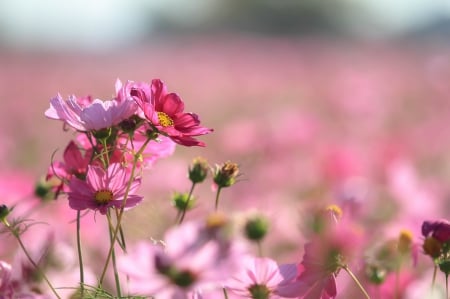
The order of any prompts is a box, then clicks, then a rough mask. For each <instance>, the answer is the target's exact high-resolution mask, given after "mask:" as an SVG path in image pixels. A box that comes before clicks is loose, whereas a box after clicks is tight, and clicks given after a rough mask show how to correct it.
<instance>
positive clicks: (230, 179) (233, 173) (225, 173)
mask: <svg viewBox="0 0 450 299" xmlns="http://www.w3.org/2000/svg"><path fill="white" fill-rule="evenodd" d="M238 174H239V167H238V165H237V164H236V163H232V162H230V161H228V162H225V163H224V164H223V165H216V170H215V172H214V183H216V184H217V186H219V187H230V186H231V185H233V184H234V183H235V182H236V177H237V176H238Z"/></svg>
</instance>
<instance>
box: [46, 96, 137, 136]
mask: <svg viewBox="0 0 450 299" xmlns="http://www.w3.org/2000/svg"><path fill="white" fill-rule="evenodd" d="M136 110H137V105H136V103H135V102H134V100H132V99H131V98H127V99H123V100H116V99H112V100H109V101H102V100H99V99H95V100H93V101H86V100H85V99H84V98H76V97H75V96H70V97H69V99H67V100H64V99H63V98H62V97H61V95H59V94H58V95H57V96H56V97H54V98H53V99H51V100H50V108H48V109H47V110H46V111H45V116H46V117H48V118H50V119H57V120H62V121H64V122H65V123H67V124H68V125H69V126H71V127H72V128H74V129H76V130H78V131H83V132H85V131H93V130H95V131H96V130H101V129H106V128H109V127H112V126H114V125H117V124H119V123H120V122H121V121H123V120H125V119H128V118H129V117H130V116H132V115H133V114H135V113H136Z"/></svg>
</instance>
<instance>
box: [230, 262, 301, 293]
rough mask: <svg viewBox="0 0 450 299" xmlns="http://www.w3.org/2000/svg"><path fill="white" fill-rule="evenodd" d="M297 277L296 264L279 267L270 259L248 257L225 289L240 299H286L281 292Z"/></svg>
mask: <svg viewBox="0 0 450 299" xmlns="http://www.w3.org/2000/svg"><path fill="white" fill-rule="evenodd" d="M296 276H297V267H296V265H295V264H287V265H281V266H278V264H277V263H276V262H275V261H274V260H272V259H269V258H255V257H251V256H247V257H245V258H244V259H243V260H242V266H241V268H240V271H238V272H237V273H236V274H234V275H232V277H231V279H229V280H228V282H227V283H226V284H225V287H226V288H227V289H228V290H230V291H231V292H233V293H235V294H236V295H239V296H240V298H253V299H269V298H271V299H275V298H284V297H282V296H280V294H279V292H280V291H281V292H283V291H282V289H283V288H286V287H289V284H291V283H292V282H293V281H294V280H295V277H296Z"/></svg>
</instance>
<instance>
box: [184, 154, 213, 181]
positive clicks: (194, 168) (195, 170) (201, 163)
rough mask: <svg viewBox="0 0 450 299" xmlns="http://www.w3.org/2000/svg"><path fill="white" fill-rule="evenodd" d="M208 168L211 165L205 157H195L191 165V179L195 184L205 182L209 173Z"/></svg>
mask: <svg viewBox="0 0 450 299" xmlns="http://www.w3.org/2000/svg"><path fill="white" fill-rule="evenodd" d="M208 170H209V165H208V162H207V161H206V160H205V159H203V158H201V157H197V158H195V159H194V161H193V162H192V165H191V166H189V180H191V182H192V183H194V184H197V183H201V182H203V181H204V180H205V178H206V176H207V175H208Z"/></svg>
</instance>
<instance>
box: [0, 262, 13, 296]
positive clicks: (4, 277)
mask: <svg viewBox="0 0 450 299" xmlns="http://www.w3.org/2000/svg"><path fill="white" fill-rule="evenodd" d="M12 292H13V290H12V285H11V265H10V264H8V263H6V262H3V261H0V298H10V297H11V296H12Z"/></svg>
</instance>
